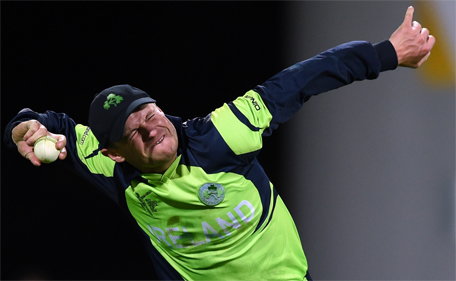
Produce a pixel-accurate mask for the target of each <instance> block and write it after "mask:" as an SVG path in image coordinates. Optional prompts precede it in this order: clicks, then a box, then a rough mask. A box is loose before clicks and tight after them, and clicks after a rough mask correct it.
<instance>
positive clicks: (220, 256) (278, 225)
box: [126, 157, 307, 280]
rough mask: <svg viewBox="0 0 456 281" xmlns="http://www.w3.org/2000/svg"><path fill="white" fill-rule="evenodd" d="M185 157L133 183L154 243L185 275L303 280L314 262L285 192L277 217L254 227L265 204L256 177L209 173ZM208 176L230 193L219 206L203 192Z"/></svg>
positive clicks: (133, 203) (141, 220)
mask: <svg viewBox="0 0 456 281" xmlns="http://www.w3.org/2000/svg"><path fill="white" fill-rule="evenodd" d="M179 162H180V157H179V158H178V159H176V161H175V162H174V163H173V165H172V166H171V167H170V168H169V169H168V170H167V171H166V173H165V174H164V175H158V174H145V175H143V176H142V177H143V180H144V181H140V180H135V181H133V183H132V185H131V186H130V187H129V188H128V189H127V190H126V199H127V204H128V208H129V209H130V212H131V214H132V215H133V217H135V219H136V221H137V222H138V224H139V226H140V227H141V228H142V229H143V230H144V231H145V232H146V233H147V234H148V235H149V237H150V240H151V243H152V244H153V245H154V247H155V248H156V249H157V250H158V251H159V252H160V253H161V254H162V255H163V256H164V257H165V259H166V260H167V261H168V262H169V263H170V264H171V265H172V266H173V267H174V268H175V269H176V270H177V271H178V272H179V273H180V274H181V275H182V277H183V278H184V279H186V280H303V276H304V275H305V273H306V270H307V262H306V259H305V256H304V253H303V252H302V248H301V242H300V240H299V236H298V234H297V230H296V227H295V226H294V223H293V221H292V219H291V216H290V214H289V213H288V211H287V209H286V208H285V205H284V203H283V202H282V200H281V199H280V197H279V198H278V199H277V203H276V206H275V211H274V216H273V218H272V220H271V222H270V223H269V224H267V226H266V223H264V224H263V225H262V226H261V227H260V229H258V230H257V231H256V232H255V233H254V231H255V228H256V226H257V224H258V223H259V218H260V216H261V213H262V211H263V209H262V208H263V207H262V204H261V200H260V196H259V193H258V190H257V189H256V187H255V186H254V185H253V183H252V182H251V181H249V180H247V179H245V178H244V177H243V176H242V175H238V174H233V173H217V174H206V173H205V172H204V171H203V170H202V169H201V168H199V167H193V166H185V165H180V164H179ZM208 182H209V183H217V184H220V185H222V186H223V187H224V188H225V191H226V194H225V198H224V200H223V201H222V202H221V203H220V204H218V205H216V206H214V207H208V206H206V205H204V204H203V203H202V202H201V201H200V200H199V198H198V191H199V188H200V187H201V186H203V185H204V184H206V183H208ZM271 189H272V184H271ZM271 200H272V199H271ZM272 204H273V202H272V201H271V206H272ZM271 212H272V209H271V210H269V215H270V214H271ZM269 215H268V218H267V219H266V222H267V221H268V219H269ZM285 249H287V252H285ZM281 265H282V266H281ZM283 265H286V266H283ZM240 268H242V269H243V270H239V269H240Z"/></svg>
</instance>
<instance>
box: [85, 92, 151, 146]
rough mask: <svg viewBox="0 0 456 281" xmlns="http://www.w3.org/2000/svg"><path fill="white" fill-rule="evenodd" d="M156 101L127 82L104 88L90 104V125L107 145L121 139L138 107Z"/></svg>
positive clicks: (103, 143)
mask: <svg viewBox="0 0 456 281" xmlns="http://www.w3.org/2000/svg"><path fill="white" fill-rule="evenodd" d="M154 102H155V100H154V99H153V98H151V97H150V96H149V95H148V94H147V93H146V92H144V91H143V90H140V89H138V88H135V87H132V86H130V85H127V84H125V85H117V86H112V87H110V88H107V89H104V90H103V91H101V92H100V93H99V94H97V95H96V96H95V98H94V99H93V101H92V103H91V104H90V111H89V127H90V129H91V130H92V132H93V134H94V135H95V137H96V138H97V140H98V141H99V142H100V144H101V146H102V147H106V146H107V145H108V143H109V142H118V141H120V140H121V138H122V135H123V132H124V127H125V122H127V119H128V116H130V114H131V113H132V112H133V110H134V109H135V108H136V107H138V106H140V105H142V104H145V103H154Z"/></svg>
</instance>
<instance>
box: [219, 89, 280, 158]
mask: <svg viewBox="0 0 456 281" xmlns="http://www.w3.org/2000/svg"><path fill="white" fill-rule="evenodd" d="M233 103H234V105H236V108H238V109H239V111H241V113H242V114H243V115H244V116H245V117H247V119H248V120H249V121H250V123H251V124H252V125H253V126H255V127H257V128H259V130H258V131H253V130H251V129H250V128H249V127H247V126H246V125H245V124H243V123H242V122H239V120H238V118H237V117H236V116H235V115H234V113H233V112H231V109H230V108H229V106H228V105H227V104H225V105H223V106H222V107H220V108H218V109H217V110H215V111H214V112H213V113H212V114H211V121H212V122H213V123H214V126H215V127H216V128H217V130H218V131H219V133H220V134H221V135H222V137H223V139H224V140H225V142H226V143H227V144H228V146H229V147H230V148H231V150H232V151H233V152H234V153H236V155H240V154H244V153H249V152H252V151H256V150H258V149H261V148H262V147H263V139H262V134H263V131H264V130H265V129H266V128H267V127H268V126H269V123H270V122H271V120H272V116H271V113H269V110H268V109H267V107H266V105H265V104H264V103H263V100H262V99H261V97H260V95H259V94H258V93H257V92H255V91H253V90H252V91H249V92H247V93H246V94H245V95H244V96H242V97H239V98H237V99H236V100H235V101H233ZM221 116H222V117H223V118H220V117H221Z"/></svg>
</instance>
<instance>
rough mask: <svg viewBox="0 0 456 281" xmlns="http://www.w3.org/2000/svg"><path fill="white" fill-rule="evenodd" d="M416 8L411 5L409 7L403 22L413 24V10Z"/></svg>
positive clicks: (407, 24) (408, 24)
mask: <svg viewBox="0 0 456 281" xmlns="http://www.w3.org/2000/svg"><path fill="white" fill-rule="evenodd" d="M414 11H415V9H414V8H413V7H412V6H410V7H408V8H407V11H406V12H405V18H404V22H403V24H404V25H406V26H411V25H412V19H413V12H414Z"/></svg>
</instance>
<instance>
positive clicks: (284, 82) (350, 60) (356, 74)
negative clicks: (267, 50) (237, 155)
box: [255, 41, 397, 134]
mask: <svg viewBox="0 0 456 281" xmlns="http://www.w3.org/2000/svg"><path fill="white" fill-rule="evenodd" d="M396 67H397V57H396V53H395V50H394V47H393V46H392V44H391V43H390V42H389V41H383V42H381V43H379V44H375V45H372V44H370V43H369V42H365V41H354V42H349V43H346V44H342V45H340V46H337V47H334V48H332V49H329V50H327V51H325V52H323V53H321V54H319V55H317V56H315V57H313V58H310V59H307V60H305V61H302V62H299V63H297V64H295V65H293V66H291V67H289V68H287V69H285V70H283V71H281V72H280V73H278V74H276V75H275V76H273V77H272V78H271V79H269V80H268V81H266V82H265V83H263V84H262V85H260V86H257V87H256V88H255V91H257V92H258V93H260V95H261V96H262V98H263V101H264V102H265V103H266V105H267V106H268V109H269V110H270V112H271V114H272V115H273V122H272V123H271V124H272V127H271V128H272V129H274V128H275V127H277V126H278V124H280V123H283V122H285V121H287V120H288V119H289V118H291V116H292V115H293V114H294V113H296V112H297V111H298V110H299V109H300V108H301V107H302V104H303V103H304V102H305V101H307V100H308V99H309V98H310V97H311V96H314V95H318V94H321V93H324V92H327V91H330V90H334V89H337V88H339V87H342V86H344V85H348V84H350V83H352V82H354V81H360V80H365V79H376V78H377V77H378V76H379V74H380V72H382V71H386V70H392V69H395V68H396ZM269 133H270V131H269V132H268V133H267V134H269Z"/></svg>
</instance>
